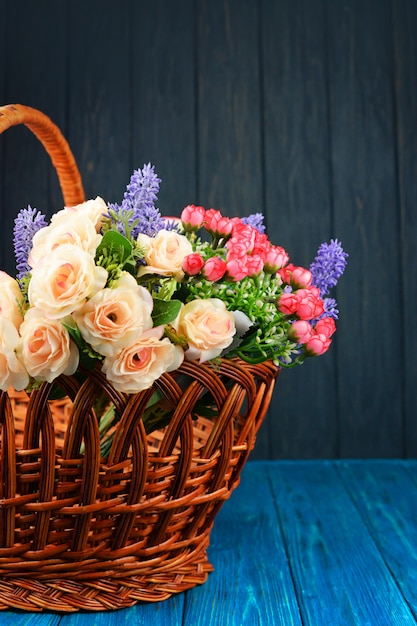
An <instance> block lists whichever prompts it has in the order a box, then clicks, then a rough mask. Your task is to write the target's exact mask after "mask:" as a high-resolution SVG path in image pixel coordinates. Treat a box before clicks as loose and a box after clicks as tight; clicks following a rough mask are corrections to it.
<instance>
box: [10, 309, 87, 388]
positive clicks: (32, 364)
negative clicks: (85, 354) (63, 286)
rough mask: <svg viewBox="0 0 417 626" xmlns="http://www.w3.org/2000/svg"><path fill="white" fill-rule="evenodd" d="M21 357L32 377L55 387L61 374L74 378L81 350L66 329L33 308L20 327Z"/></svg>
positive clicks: (19, 349) (19, 353)
mask: <svg viewBox="0 0 417 626" xmlns="http://www.w3.org/2000/svg"><path fill="white" fill-rule="evenodd" d="M20 337H21V339H20V342H19V346H18V350H17V353H18V355H19V357H20V358H21V360H22V362H23V364H24V365H25V367H26V369H27V371H28V373H29V374H30V376H33V378H36V379H37V380H47V381H48V382H49V383H51V382H52V381H53V380H55V378H57V377H58V376H59V375H60V374H67V375H70V374H73V373H74V372H75V370H76V369H77V367H78V361H79V354H78V349H77V346H76V345H75V344H74V342H73V341H71V338H70V336H69V333H68V331H67V329H66V328H65V326H63V325H62V324H61V322H60V321H58V320H51V319H48V318H46V317H45V316H44V314H43V312H42V311H40V310H39V309H36V308H32V309H29V311H28V312H27V313H26V315H25V319H24V321H23V323H22V325H21V327H20Z"/></svg>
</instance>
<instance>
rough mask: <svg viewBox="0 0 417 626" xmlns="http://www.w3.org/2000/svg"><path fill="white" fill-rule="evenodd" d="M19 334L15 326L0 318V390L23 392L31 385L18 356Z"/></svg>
mask: <svg viewBox="0 0 417 626" xmlns="http://www.w3.org/2000/svg"><path fill="white" fill-rule="evenodd" d="M18 344H19V333H18V332H17V330H16V328H15V326H14V324H13V323H12V322H11V321H10V320H8V319H7V318H5V317H2V316H0V389H1V390H2V391H7V390H8V388H9V387H14V389H16V390H17V391H21V390H22V389H24V388H25V387H26V386H27V385H28V384H29V376H28V373H27V371H26V369H25V367H24V365H23V363H22V362H21V360H20V359H19V358H18V357H17V355H16V349H17V346H18Z"/></svg>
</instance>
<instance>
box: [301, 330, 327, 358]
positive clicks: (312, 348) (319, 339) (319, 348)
mask: <svg viewBox="0 0 417 626" xmlns="http://www.w3.org/2000/svg"><path fill="white" fill-rule="evenodd" d="M331 343H332V340H331V339H330V338H329V337H326V335H324V334H322V333H315V334H314V335H313V337H311V339H309V340H308V341H307V343H306V344H305V352H306V355H307V356H321V355H322V354H324V353H325V352H327V350H328V349H329V348H330V344H331Z"/></svg>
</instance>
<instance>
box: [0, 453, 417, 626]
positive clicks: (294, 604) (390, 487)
mask: <svg viewBox="0 0 417 626" xmlns="http://www.w3.org/2000/svg"><path fill="white" fill-rule="evenodd" d="M210 559H211V562H212V563H213V565H214V566H215V571H214V573H212V574H210V576H209V580H208V582H207V583H206V584H205V585H203V586H201V587H198V588H195V589H193V590H191V591H189V592H187V593H184V594H181V595H179V596H176V597H173V598H171V599H170V600H167V601H165V602H161V603H158V604H147V605H137V606H135V607H133V608H131V609H124V610H120V611H114V612H104V613H77V614H71V615H57V614H52V613H47V614H45V613H44V614H33V613H23V612H17V611H6V612H4V611H3V612H0V625H3V624H7V625H9V624H11V625H13V626H23V625H25V626H28V625H32V624H33V625H35V624H36V626H47V625H50V624H51V625H57V624H59V625H60V626H99V625H100V626H112V625H115V624H117V626H122V625H123V624H126V625H127V624H129V626H134V625H135V626H136V625H142V624H143V625H145V624H146V626H156V625H163V626H177V625H180V624H187V626H208V625H213V626H225V625H227V626H232V625H233V626H234V625H236V626H242V625H246V624H248V625H250V626H251V625H255V624H256V625H263V624H265V625H271V624H282V625H283V626H291V625H293V624H294V625H296V626H307V625H310V624H311V625H313V624H314V625H317V626H344V625H349V626H351V625H352V624H357V625H360V626H379V625H380V626H390V625H391V624H393V625H396V626H397V625H398V626H400V625H410V624H417V461H391V460H389V461H302V462H292V461H272V462H263V461H262V462H260V461H259V462H255V461H253V462H249V463H248V464H247V466H246V468H245V469H244V472H243V476H242V481H241V484H240V486H239V487H238V489H237V491H235V493H234V494H233V495H232V497H231V499H230V500H229V501H228V502H227V503H226V504H225V505H224V507H223V509H222V510H221V512H220V513H219V515H218V517H217V519H216V523H215V527H214V530H213V533H212V541H211V549H210Z"/></svg>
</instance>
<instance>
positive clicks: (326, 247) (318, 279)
mask: <svg viewBox="0 0 417 626" xmlns="http://www.w3.org/2000/svg"><path fill="white" fill-rule="evenodd" d="M348 256H349V255H348V254H347V253H346V252H344V250H343V248H342V245H341V243H340V242H339V241H338V240H337V239H331V240H330V243H322V244H321V246H320V247H319V249H318V251H317V256H316V258H315V259H314V261H313V263H312V264H311V265H310V271H311V273H312V274H313V285H314V286H315V287H318V289H320V294H321V296H322V297H323V296H325V295H327V294H328V293H329V292H330V290H331V289H332V288H333V287H334V286H335V285H336V284H337V281H338V280H339V278H340V277H341V275H342V274H343V272H344V271H345V267H346V263H347V261H346V259H347V258H348Z"/></svg>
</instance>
